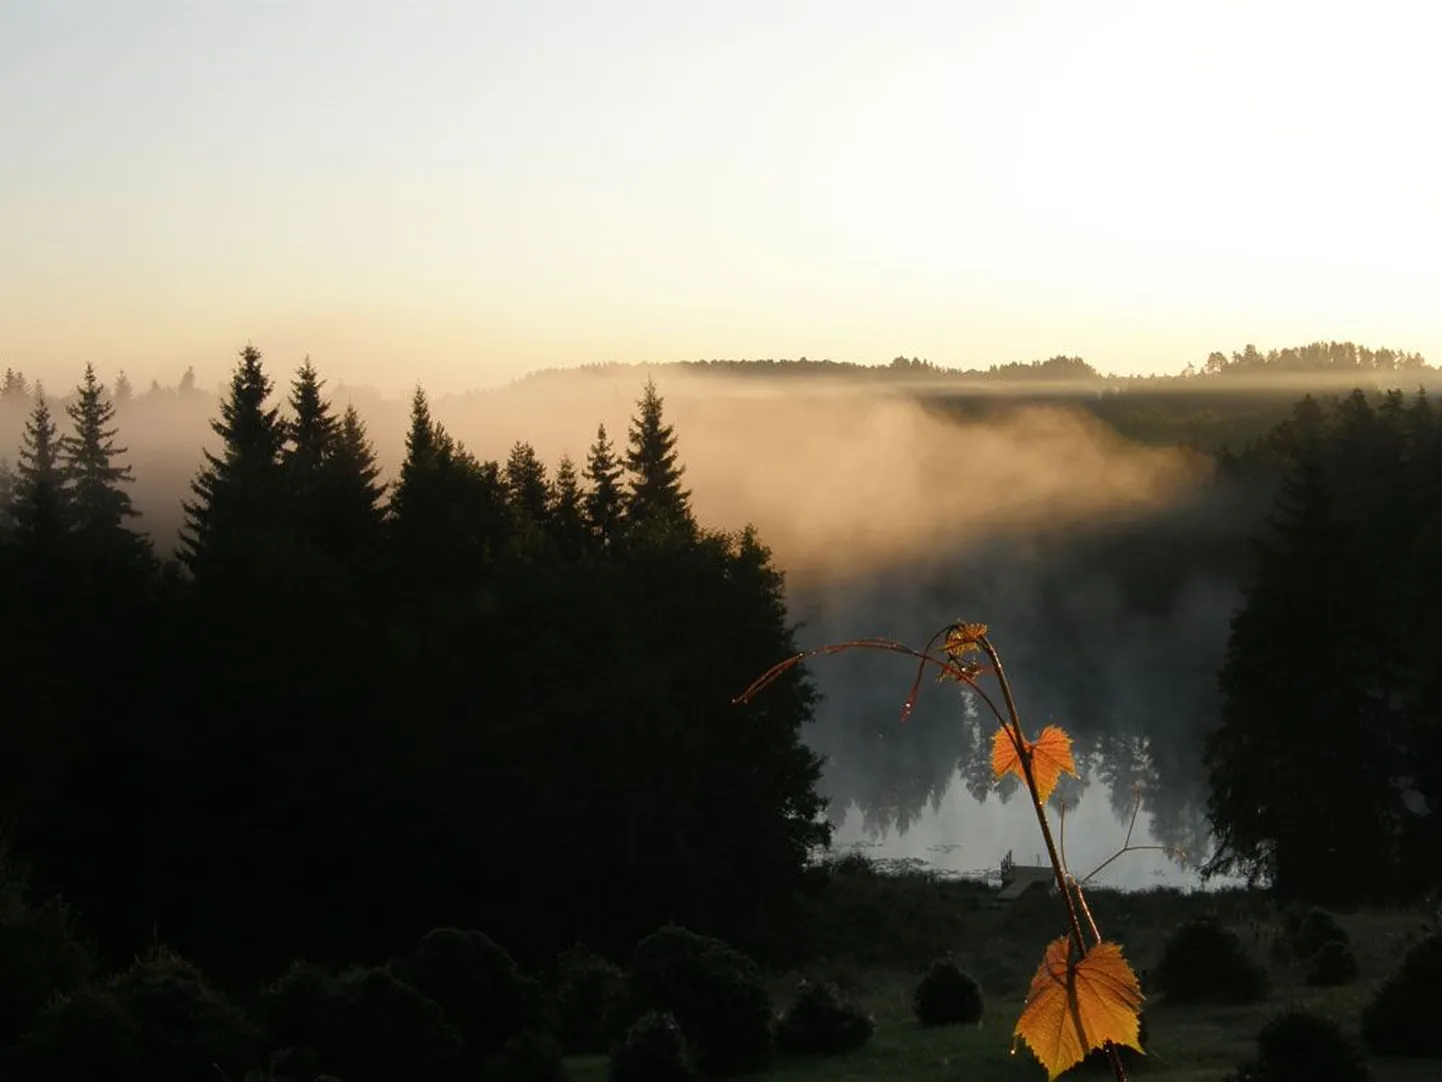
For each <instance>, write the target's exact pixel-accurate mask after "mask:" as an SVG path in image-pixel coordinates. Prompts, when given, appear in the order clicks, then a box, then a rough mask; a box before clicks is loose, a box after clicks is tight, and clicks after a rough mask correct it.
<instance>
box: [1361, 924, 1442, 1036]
mask: <svg viewBox="0 0 1442 1082" xmlns="http://www.w3.org/2000/svg"><path fill="white" fill-rule="evenodd" d="M1439 1002H1442V934H1436V935H1430V936H1428V937H1427V938H1426V939H1424V940H1422V941H1421V942H1420V943H1418V944H1417V945H1416V946H1415V947H1413V948H1412V949H1411V950H1410V951H1408V952H1407V956H1406V957H1405V958H1404V959H1403V960H1402V967H1401V968H1400V969H1399V970H1398V971H1397V972H1396V973H1394V974H1392V976H1390V977H1388V978H1387V980H1386V981H1384V982H1383V984H1382V987H1381V988H1379V989H1377V994H1376V995H1375V996H1374V997H1373V998H1372V1000H1371V1002H1369V1003H1368V1004H1367V1006H1366V1007H1365V1008H1364V1009H1363V1011H1362V1038H1363V1039H1364V1040H1365V1041H1366V1042H1367V1047H1368V1048H1370V1049H1371V1050H1372V1051H1373V1052H1376V1053H1377V1054H1379V1055H1392V1056H1442V1026H1438V1024H1437V1009H1436V1004H1437V1003H1439Z"/></svg>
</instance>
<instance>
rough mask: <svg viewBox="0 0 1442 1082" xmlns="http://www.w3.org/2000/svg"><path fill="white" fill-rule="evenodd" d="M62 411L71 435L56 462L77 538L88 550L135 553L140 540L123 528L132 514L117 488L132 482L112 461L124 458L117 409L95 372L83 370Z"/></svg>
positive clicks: (126, 471)
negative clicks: (67, 489) (72, 427)
mask: <svg viewBox="0 0 1442 1082" xmlns="http://www.w3.org/2000/svg"><path fill="white" fill-rule="evenodd" d="M65 412H66V413H67V414H68V415H69V417H70V420H71V421H72V422H74V425H75V431H74V432H73V434H71V435H69V436H65V437H63V438H62V439H61V441H60V457H61V460H62V462H63V463H64V472H65V478H66V481H67V482H68V484H69V486H70V503H71V508H72V520H73V523H74V528H75V531H76V533H77V535H78V536H79V537H80V538H81V539H83V541H84V543H85V545H86V547H87V548H89V549H91V550H92V551H101V550H104V549H110V550H112V551H119V549H117V548H116V543H117V542H119V543H120V549H123V550H125V551H130V552H133V550H134V543H135V542H136V541H137V540H138V538H137V537H136V535H135V534H133V533H131V532H130V531H129V530H128V529H126V527H125V520H126V519H129V518H133V517H135V515H136V511H135V509H134V508H133V507H132V506H131V503H130V494H129V493H127V492H126V491H125V490H124V489H123V488H121V485H125V484H129V483H131V481H132V480H133V478H132V477H131V473H130V467H129V466H118V465H116V464H115V460H116V458H117V457H119V456H120V455H123V454H125V448H124V447H116V446H115V431H116V430H115V429H114V428H111V427H109V425H110V423H111V422H112V421H113V420H114V419H115V405H114V403H112V402H110V401H108V400H107V399H106V397H105V388H104V387H103V386H101V384H100V381H99V380H98V379H96V378H95V367H94V366H93V365H89V364H87V365H86V366H85V378H84V380H83V381H82V382H81V383H80V385H79V386H78V387H76V389H75V401H73V402H72V403H71V404H70V405H69V406H67V407H66V410H65Z"/></svg>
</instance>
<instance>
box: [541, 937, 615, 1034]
mask: <svg viewBox="0 0 1442 1082" xmlns="http://www.w3.org/2000/svg"><path fill="white" fill-rule="evenodd" d="M625 1010H626V977H625V974H624V973H622V972H621V970H620V967H618V966H616V965H614V964H613V963H611V962H608V961H607V960H606V959H605V958H602V957H601V956H600V955H598V954H595V953H593V952H592V951H589V950H587V949H586V948H585V947H572V948H571V949H570V950H568V951H566V952H565V953H563V954H562V955H561V957H560V958H559V959H558V961H557V966H556V990H555V1011H556V1024H557V1028H558V1029H559V1030H560V1036H561V1044H562V1046H563V1047H564V1048H565V1050H566V1051H567V1052H571V1053H583V1052H604V1051H605V1050H606V1049H607V1048H609V1047H610V1046H611V1045H612V1044H613V1043H614V1042H615V1040H616V1038H618V1037H619V1036H620V1035H621V1033H622V1032H623V1030H624V1028H625V1025H624V1023H625V1019H624V1013H625Z"/></svg>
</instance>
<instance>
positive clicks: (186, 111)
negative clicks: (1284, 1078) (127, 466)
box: [0, 0, 1442, 391]
mask: <svg viewBox="0 0 1442 1082" xmlns="http://www.w3.org/2000/svg"><path fill="white" fill-rule="evenodd" d="M1439 23H1442V15H1437V14H1434V13H1433V10H1432V6H1431V5H1427V4H1423V3H1420V2H1417V3H1407V4H1394V5H1387V4H1382V3H1368V4H1356V3H1354V4H1346V5H1343V4H1328V3H1320V2H1312V3H1270V4H1268V3H1234V4H1228V3H1216V2H1207V3H1180V2H1157V0H1149V2H1138V3H1076V2H1074V0H1064V2H1045V3H1042V2H1035V3H1020V2H1019V3H1007V2H998V0H987V2H985V3H974V2H969V0H942V2H936V3H906V2H901V0H897V2H892V3H886V4H882V3H878V2H871V3H865V4H863V3H860V2H855V0H817V2H806V3H803V2H787V0H768V2H764V3H763V2H752V0H715V2H702V0H655V2H639V0H625V2H622V0H616V2H609V3H608V2H602V0H512V2H508V3H499V2H484V0H481V2H476V0H471V2H465V3H461V2H457V3H446V4H443V3H439V2H424V0H418V2H416V3H394V2H380V0H344V2H340V0H335V2H332V0H324V2H322V0H293V2H281V0H273V2H261V0H253V2H243V3H242V2H220V0H172V2H169V3H162V2H158V0H130V2H126V3H119V2H117V0H86V2H81V0H0V366H3V365H5V364H10V365H14V366H15V367H17V368H21V369H23V370H24V371H25V372H26V373H27V374H30V375H38V376H41V377H43V378H45V379H46V380H47V381H55V382H58V383H60V384H62V385H63V384H68V383H73V382H74V379H75V378H76V376H77V375H78V368H79V367H80V366H81V365H83V364H84V363H85V362H86V361H94V362H95V363H96V364H97V366H98V367H99V368H100V369H101V372H102V375H103V376H105V375H107V374H108V373H111V372H113V370H114V369H116V368H120V367H124V368H127V369H128V370H129V371H130V372H131V374H132V377H133V378H134V379H136V381H137V382H139V381H141V380H145V381H148V380H149V379H150V378H152V377H155V376H158V377H160V378H161V379H162V382H167V383H173V382H174V381H175V379H176V378H177V377H178V375H179V373H180V371H182V370H183V369H184V367H185V366H186V365H194V366H195V368H196V371H197V373H198V374H199V376H200V380H201V383H202V384H203V385H208V386H209V385H214V384H215V383H216V382H218V381H219V380H220V379H221V378H223V376H224V375H225V373H226V372H227V371H228V369H229V366H230V364H231V361H232V360H233V357H234V354H235V351H236V350H237V349H238V348H239V347H240V346H241V345H243V344H244V343H245V342H246V341H247V340H250V341H254V342H255V344H257V345H258V346H260V347H261V348H262V349H263V350H265V352H266V354H267V357H268V358H270V359H272V360H273V361H274V362H276V363H277V364H280V365H284V366H290V365H292V364H293V363H294V362H296V361H298V360H299V358H300V356H301V355H302V354H304V353H309V354H310V355H311V356H312V357H313V358H314V359H315V360H316V362H317V364H318V365H320V367H321V368H322V371H323V372H324V373H325V374H326V375H328V376H330V377H331V378H332V379H333V380H344V381H347V382H351V383H366V384H371V385H373V386H376V387H379V388H382V389H386V390H398V389H400V388H403V387H405V386H407V385H409V384H410V383H411V382H412V381H414V380H415V379H417V378H421V379H424V380H426V381H427V383H428V385H429V386H431V387H432V388H434V389H435V390H437V391H447V390H461V389H465V388H470V387H478V386H484V385H489V384H495V383H498V382H501V381H503V380H507V379H510V378H513V377H515V376H517V375H520V374H522V373H524V372H525V371H527V370H531V369H534V368H539V367H545V366H552V365H574V364H583V363H590V362H599V361H611V360H616V361H645V360H651V361H667V360H681V359H696V358H714V357H730V358H737V357H797V356H801V355H803V354H804V355H807V356H810V357H824V356H829V357H831V358H833V359H837V360H852V361H860V362H864V363H877V362H884V361H886V360H888V359H889V358H891V357H892V356H895V355H896V354H897V353H905V354H906V355H908V356H911V355H916V356H924V357H927V358H929V359H930V360H932V361H935V362H937V363H939V364H945V365H963V366H985V365H988V364H991V363H996V362H1005V361H1013V360H1032V359H1037V358H1043V357H1047V356H1050V355H1052V354H1055V353H1062V352H1065V353H1070V354H1080V355H1082V356H1084V357H1085V358H1087V359H1088V360H1089V361H1091V362H1092V363H1093V364H1095V365H1096V366H1097V367H1099V368H1102V369H1103V370H1107V371H1115V372H1144V371H1153V370H1162V371H1178V370H1180V369H1181V367H1182V366H1183V365H1185V364H1186V363H1187V362H1188V361H1194V362H1197V363H1200V362H1201V361H1202V360H1203V359H1204V358H1205V356H1206V354H1207V353H1208V352H1209V351H1211V350H1214V349H1221V350H1224V351H1230V350H1233V349H1240V348H1241V347H1242V346H1243V345H1244V344H1246V343H1248V342H1255V343H1256V344H1257V345H1258V346H1259V347H1261V348H1263V349H1267V348H1273V347H1283V346H1289V345H1297V344H1302V343H1304V342H1307V341H1312V340H1314V339H1328V338H1336V339H1351V340H1354V341H1357V342H1360V343H1363V344H1367V345H1371V346H1382V345H1388V346H1392V347H1394V348H1405V349H1415V350H1420V351H1421V352H1422V353H1424V354H1425V355H1426V356H1427V358H1428V360H1429V361H1431V362H1433V363H1439V362H1442V265H1439V258H1438V257H1439V248H1442V245H1439V241H1442V182H1439V179H1438V164H1439V162H1438V156H1439V155H1438V150H1437V147H1438V146H1439V143H1438V135H1437V108H1438V104H1439V102H1442V89H1439V83H1438V76H1437V54H1436V43H1437V41H1438V40H1439V33H1438V32H1439V30H1442V25H1439Z"/></svg>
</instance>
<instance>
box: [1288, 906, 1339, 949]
mask: <svg viewBox="0 0 1442 1082" xmlns="http://www.w3.org/2000/svg"><path fill="white" fill-rule="evenodd" d="M1283 927H1284V928H1285V929H1286V932H1287V942H1288V944H1289V945H1290V946H1291V948H1292V953H1293V955H1295V956H1296V957H1297V958H1301V959H1303V960H1306V959H1309V958H1311V957H1312V956H1313V955H1315V954H1316V953H1317V952H1318V951H1320V950H1321V949H1322V948H1323V947H1325V946H1326V945H1327V944H1328V943H1341V944H1342V945H1343V946H1344V947H1350V946H1351V945H1352V941H1351V939H1350V937H1348V935H1347V929H1345V928H1343V927H1342V926H1341V925H1340V924H1338V923H1337V918H1336V917H1334V916H1332V914H1330V913H1328V912H1327V911H1326V910H1325V909H1306V910H1295V911H1293V912H1291V913H1289V914H1288V915H1287V917H1286V919H1285V920H1284V922H1283Z"/></svg>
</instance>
